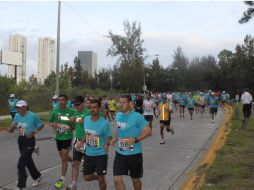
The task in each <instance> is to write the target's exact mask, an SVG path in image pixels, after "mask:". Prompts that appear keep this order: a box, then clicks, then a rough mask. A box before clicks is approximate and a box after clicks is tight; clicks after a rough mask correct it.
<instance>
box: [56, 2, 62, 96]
mask: <svg viewBox="0 0 254 190" xmlns="http://www.w3.org/2000/svg"><path fill="white" fill-rule="evenodd" d="M60 19H61V1H58V20H57V49H56V92H55V94H56V95H59V60H60Z"/></svg>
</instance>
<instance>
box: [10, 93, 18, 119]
mask: <svg viewBox="0 0 254 190" xmlns="http://www.w3.org/2000/svg"><path fill="white" fill-rule="evenodd" d="M17 102H18V99H16V98H15V94H10V97H9V99H8V108H9V111H10V114H11V118H12V120H13V119H14V116H15V114H16V113H17V109H16V103H17Z"/></svg>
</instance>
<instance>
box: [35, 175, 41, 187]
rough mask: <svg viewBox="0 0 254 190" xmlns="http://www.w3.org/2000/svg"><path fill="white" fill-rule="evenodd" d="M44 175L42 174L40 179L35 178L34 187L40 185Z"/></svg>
mask: <svg viewBox="0 0 254 190" xmlns="http://www.w3.org/2000/svg"><path fill="white" fill-rule="evenodd" d="M42 178H43V177H42V176H40V177H39V178H38V179H36V180H33V182H32V187H37V186H38V185H39V183H40V181H41V180H42Z"/></svg>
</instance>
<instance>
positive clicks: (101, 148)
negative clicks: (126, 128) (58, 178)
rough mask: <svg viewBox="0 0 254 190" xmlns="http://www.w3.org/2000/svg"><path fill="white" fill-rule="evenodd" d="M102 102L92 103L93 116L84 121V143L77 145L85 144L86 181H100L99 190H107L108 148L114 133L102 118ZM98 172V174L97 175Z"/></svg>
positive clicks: (80, 146) (95, 101)
mask: <svg viewBox="0 0 254 190" xmlns="http://www.w3.org/2000/svg"><path fill="white" fill-rule="evenodd" d="M100 106H101V105H100V102H99V101H98V100H96V99H95V100H92V101H91V103H90V110H91V116H87V117H85V119H84V130H85V135H84V137H83V139H82V141H79V142H78V143H77V147H79V148H82V146H83V145H84V143H86V147H85V159H84V171H83V175H84V180H85V181H93V180H98V183H99V189H100V190H106V188H107V184H106V178H105V175H106V174H107V163H108V146H109V142H110V140H111V139H112V132H111V128H110V125H109V122H108V120H106V119H104V118H103V117H102V116H100V114H99V112H100ZM95 172H96V174H95Z"/></svg>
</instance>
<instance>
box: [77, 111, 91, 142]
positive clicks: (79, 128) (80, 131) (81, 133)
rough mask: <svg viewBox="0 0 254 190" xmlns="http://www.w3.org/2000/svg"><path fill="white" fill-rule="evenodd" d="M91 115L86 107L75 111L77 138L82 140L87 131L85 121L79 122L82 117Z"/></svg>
mask: <svg viewBox="0 0 254 190" xmlns="http://www.w3.org/2000/svg"><path fill="white" fill-rule="evenodd" d="M89 115H90V111H89V110H88V109H87V108H85V109H84V110H83V111H82V112H78V111H75V112H74V113H73V116H75V117H76V121H75V136H76V138H77V139H78V140H79V141H81V140H82V138H83V136H84V134H85V132H84V125H83V123H79V120H80V119H84V118H85V117H86V116H89Z"/></svg>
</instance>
